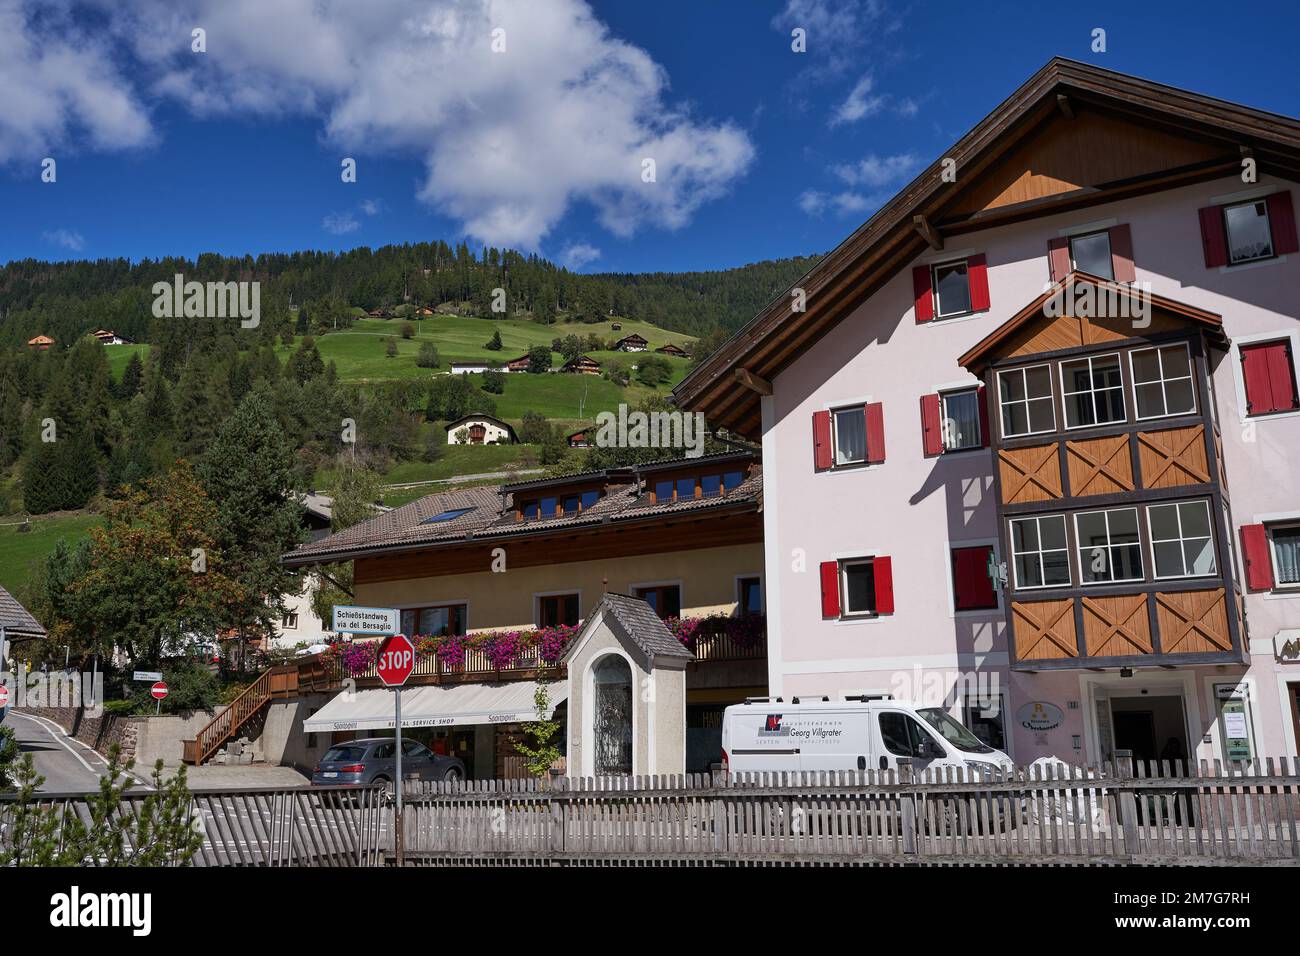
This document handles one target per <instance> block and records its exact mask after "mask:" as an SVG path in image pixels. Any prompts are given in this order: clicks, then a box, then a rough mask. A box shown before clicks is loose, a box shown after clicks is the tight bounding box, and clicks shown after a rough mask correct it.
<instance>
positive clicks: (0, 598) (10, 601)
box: [0, 588, 45, 637]
mask: <svg viewBox="0 0 1300 956" xmlns="http://www.w3.org/2000/svg"><path fill="white" fill-rule="evenodd" d="M0 627H3V628H4V629H5V632H6V635H7V636H13V635H22V636H24V637H44V636H45V628H43V627H41V624H40V622H39V621H37V620H36V618H34V617H32V615H31V613H30V612H29V611H28V610H27V608H25V607H23V606H22V605H21V604H19V603H18V601H17V599H16V598H14V596H13V595H12V594H10V593H9V592H8V591H6V590H5V589H4V588H0Z"/></svg>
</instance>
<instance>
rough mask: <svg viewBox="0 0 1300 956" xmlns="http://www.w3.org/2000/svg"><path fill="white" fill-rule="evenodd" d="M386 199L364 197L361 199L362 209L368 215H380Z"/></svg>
mask: <svg viewBox="0 0 1300 956" xmlns="http://www.w3.org/2000/svg"><path fill="white" fill-rule="evenodd" d="M383 208H384V201H383V200H382V199H363V200H361V211H362V212H363V213H365V214H366V215H367V216H378V215H379V213H380V212H382V211H383Z"/></svg>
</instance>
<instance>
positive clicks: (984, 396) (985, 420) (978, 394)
mask: <svg viewBox="0 0 1300 956" xmlns="http://www.w3.org/2000/svg"><path fill="white" fill-rule="evenodd" d="M975 398H976V400H977V401H978V402H979V405H980V444H981V445H982V446H983V447H985V448H988V447H989V445H990V444H991V443H992V441H993V436H992V434H991V433H990V432H989V398H988V389H987V388H985V387H984V386H983V385H981V386H980V387H979V388H977V389H975Z"/></svg>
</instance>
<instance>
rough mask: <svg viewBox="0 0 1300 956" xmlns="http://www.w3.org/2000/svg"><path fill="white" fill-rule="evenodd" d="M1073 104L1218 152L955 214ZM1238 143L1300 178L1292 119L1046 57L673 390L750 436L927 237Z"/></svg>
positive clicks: (1120, 187) (1006, 217)
mask: <svg viewBox="0 0 1300 956" xmlns="http://www.w3.org/2000/svg"><path fill="white" fill-rule="evenodd" d="M1079 107H1087V108H1090V109H1095V110H1098V111H1103V112H1107V113H1109V114H1112V115H1119V116H1122V117H1124V118H1127V119H1129V120H1132V121H1134V122H1138V123H1141V124H1143V125H1145V126H1148V127H1152V128H1157V127H1158V128H1161V129H1164V130H1166V131H1174V132H1177V133H1179V134H1181V135H1183V136H1186V137H1189V138H1195V139H1197V140H1199V141H1202V142H1205V143H1207V144H1210V145H1213V146H1214V147H1215V150H1216V153H1215V155H1216V156H1218V155H1219V151H1220V150H1221V157H1222V158H1221V159H1220V158H1215V159H1211V160H1208V161H1204V162H1198V163H1193V164H1190V165H1188V166H1185V167H1180V168H1175V169H1166V170H1161V171H1160V172H1159V173H1153V174H1151V175H1149V176H1141V177H1136V178H1133V179H1129V180H1123V181H1118V182H1108V183H1102V184H1098V185H1092V186H1087V187H1085V188H1080V189H1075V190H1072V191H1069V192H1065V193H1060V194H1057V195H1053V196H1049V197H1047V198H1045V199H1037V200H1031V201H1028V202H1023V203H1015V204H1011V205H1004V206H1000V207H997V208H995V209H991V210H985V211H982V212H977V213H973V214H964V215H956V214H955V213H954V208H955V206H956V205H957V202H958V200H959V199H960V198H961V197H962V196H964V195H965V194H966V189H968V188H969V187H970V186H971V185H973V184H974V183H975V181H976V180H977V178H978V177H979V176H980V175H981V173H983V172H985V171H987V170H989V169H990V168H991V167H992V166H993V165H994V164H996V163H997V162H998V160H999V159H1000V158H1002V157H1003V156H1005V155H1006V154H1007V153H1008V152H1009V151H1010V150H1011V149H1013V148H1014V147H1015V146H1017V145H1018V144H1019V143H1021V142H1022V141H1023V140H1024V139H1025V138H1026V137H1028V136H1029V135H1031V134H1032V133H1033V132H1034V131H1035V130H1036V129H1038V128H1039V127H1040V126H1041V124H1044V123H1046V122H1048V121H1050V120H1054V119H1056V118H1057V117H1060V116H1062V115H1065V116H1070V115H1072V114H1073V112H1074V110H1075V109H1076V108H1079ZM1246 150H1248V151H1249V153H1250V155H1251V156H1252V157H1253V158H1254V159H1255V160H1256V163H1257V168H1258V169H1259V170H1261V171H1270V172H1275V173H1278V174H1281V175H1285V176H1288V177H1292V178H1300V121H1297V120H1295V119H1292V118H1290V117H1284V116H1279V115H1277V114H1274V113H1268V112H1264V111H1262V110H1255V109H1250V108H1248V107H1244V106H1240V105H1237V104H1234V103H1229V102H1226V101H1224V100H1219V99H1215V98H1213V97H1208V96H1202V95H1199V94H1196V93H1190V92H1188V91H1186V90H1181V89H1177V88H1175V87H1170V86H1165V85H1163V84H1159V83H1153V82H1151V81H1149V80H1143V79H1139V78H1137V77H1132V76H1128V75H1125V74H1122V73H1116V72H1114V71H1111V70H1104V69H1101V68H1099V67H1095V66H1091V65H1089V64H1084V63H1078V62H1076V61H1073V60H1066V59H1062V58H1059V57H1058V58H1054V59H1053V60H1051V61H1050V62H1049V63H1048V64H1047V65H1046V66H1044V67H1043V68H1042V69H1041V70H1039V71H1038V72H1037V73H1035V74H1034V75H1033V76H1032V77H1030V79H1029V80H1028V81H1027V82H1026V83H1024V84H1023V85H1022V86H1021V87H1020V88H1019V89H1018V90H1016V91H1015V92H1014V93H1013V94H1012V95H1011V96H1010V97H1008V98H1007V99H1006V100H1005V101H1003V102H1002V103H1001V104H1000V105H999V106H998V107H997V108H996V109H994V110H993V112H991V113H990V114H989V115H988V116H986V117H985V118H984V119H983V120H981V121H980V123H979V124H978V125H977V126H975V128H974V129H972V130H971V131H970V132H969V133H967V134H966V135H965V136H963V137H962V138H961V139H960V140H958V142H957V143H956V144H955V145H954V146H953V147H952V148H951V149H949V150H947V151H946V152H945V153H944V155H943V157H942V158H940V159H937V160H935V162H934V163H932V164H931V165H930V166H929V168H927V169H926V170H925V171H924V172H922V173H921V174H920V175H919V176H917V178H916V179H914V180H913V181H912V182H911V183H910V184H909V185H908V186H906V187H905V188H904V189H903V190H902V191H900V192H899V193H898V194H897V195H896V196H895V197H894V198H893V199H892V200H891V201H890V202H889V203H888V204H886V205H885V206H884V207H883V208H882V209H880V211H879V212H877V213H876V214H875V215H874V216H872V217H871V218H870V219H869V220H867V222H866V223H864V224H863V225H862V226H860V227H859V228H858V229H857V230H856V231H854V232H853V234H852V235H850V236H849V237H848V238H847V239H845V240H844V241H843V242H842V243H840V245H839V246H837V247H836V248H835V249H834V250H832V251H831V252H830V253H829V254H827V255H826V256H825V257H824V258H823V259H821V260H820V261H819V262H818V263H817V264H816V265H815V266H814V267H813V268H812V269H811V270H809V272H808V273H807V274H806V275H804V276H803V277H802V278H801V279H800V280H799V281H798V282H796V283H795V284H794V286H793V287H792V290H791V291H793V289H802V290H803V293H804V295H803V296H802V299H803V302H804V303H805V304H806V308H804V309H803V310H802V311H796V310H795V306H796V304H797V303H796V300H795V299H794V297H793V296H792V295H790V294H789V293H784V294H782V295H780V296H779V297H777V298H776V299H774V300H773V301H772V302H771V303H770V304H769V305H768V306H767V307H766V308H764V309H763V310H762V311H761V312H759V314H758V315H757V316H755V317H754V318H753V319H752V320H751V321H750V322H748V323H746V324H745V325H744V326H743V327H742V328H741V329H740V330H739V331H738V332H736V334H735V335H733V336H732V337H731V338H730V339H729V340H728V341H727V342H726V343H724V344H723V345H722V347H721V348H719V349H718V350H717V351H716V352H715V353H714V354H713V355H711V356H710V357H709V358H708V359H707V360H706V361H704V362H703V363H702V364H701V365H700V366H699V367H697V368H696V369H695V370H694V371H693V372H691V374H689V375H688V376H687V377H686V378H685V379H683V380H682V382H681V383H680V384H678V386H677V387H676V388H675V389H674V391H673V394H674V398H675V399H676V402H677V404H678V405H679V406H681V407H683V408H689V409H692V410H698V411H702V412H704V413H705V415H706V416H708V418H709V420H710V423H711V424H712V425H713V427H715V428H718V427H722V428H728V429H731V430H733V431H736V432H738V433H740V434H742V435H746V436H748V437H751V438H752V437H754V436H756V435H758V434H759V433H760V432H761V430H762V426H761V414H760V410H759V408H760V397H761V396H762V395H763V394H764V393H765V390H764V386H765V385H768V388H767V390H766V391H767V393H770V385H769V383H770V382H771V379H772V378H773V377H774V376H775V375H776V374H777V373H778V372H780V371H781V369H783V368H784V367H786V366H787V365H788V364H789V363H790V362H791V361H793V360H794V358H796V357H797V356H798V355H799V354H801V353H802V352H803V351H805V350H806V349H807V348H808V347H809V346H811V345H812V344H813V343H814V342H816V341H817V340H818V339H820V338H821V337H822V336H823V335H825V334H826V333H827V332H828V331H829V330H830V329H831V328H832V327H834V326H835V325H836V324H838V323H839V322H840V321H842V320H843V319H844V318H846V317H847V316H848V315H849V314H850V313H852V311H853V310H854V309H856V308H857V307H858V306H859V305H860V304H861V303H862V302H863V301H865V300H866V299H867V298H868V297H870V296H871V295H872V294H874V293H875V292H876V290H878V289H879V288H880V287H881V286H882V285H883V284H884V283H885V282H887V281H888V280H889V279H890V278H892V277H893V276H894V275H895V274H896V273H897V272H898V271H899V270H900V269H902V268H904V267H905V266H907V265H908V264H909V263H911V261H912V260H913V259H914V258H915V257H916V256H917V255H918V254H919V253H921V252H922V251H923V250H926V249H929V248H931V246H932V244H933V242H934V241H942V237H943V236H945V235H953V234H957V233H961V232H968V231H972V230H975V229H983V228H986V227H989V226H993V225H1001V224H1005V223H1009V222H1015V221H1020V220H1024V219H1028V218H1033V217H1036V216H1045V215H1052V214H1055V213H1058V212H1062V211H1065V210H1068V209H1074V208H1079V207H1083V206H1089V205H1096V204H1098V203H1103V202H1110V201H1113V200H1115V199H1120V198H1124V197H1127V196H1133V195H1139V194H1143V193H1149V192H1153V191H1157V190H1161V189H1172V188H1176V187H1179V186H1184V185H1189V184H1191V183H1195V182H1201V181H1205V180H1208V179H1213V178H1217V177H1221V176H1223V175H1226V174H1227V173H1229V172H1238V171H1240V168H1241V157H1242V155H1243V151H1246ZM948 160H951V161H952V162H953V163H954V164H955V168H956V169H957V170H960V181H961V183H962V184H963V185H962V186H961V187H959V188H956V189H954V188H953V186H952V183H950V182H945V181H944V178H943V175H942V174H943V172H944V169H945V164H946V161H948Z"/></svg>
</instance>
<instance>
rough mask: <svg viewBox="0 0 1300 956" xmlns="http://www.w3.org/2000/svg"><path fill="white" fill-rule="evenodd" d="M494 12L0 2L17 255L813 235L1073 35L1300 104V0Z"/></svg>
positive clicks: (1255, 98) (1076, 43)
mask: <svg viewBox="0 0 1300 956" xmlns="http://www.w3.org/2000/svg"><path fill="white" fill-rule="evenodd" d="M268 7H274V8H276V9H275V12H272V13H267V12H266V8H268ZM482 8H483V5H482V4H480V3H478V2H476V0H439V2H425V3H403V2H399V0H374V2H373V5H372V4H342V3H339V4H337V5H336V4H334V3H333V2H332V0H327V2H325V3H323V4H320V5H313V4H309V3H306V2H301V3H299V2H297V0H282V2H280V3H277V4H267V3H258V2H254V0H179V2H176V3H170V2H169V3H164V2H162V0H138V2H134V3H133V2H130V0H120V2H117V3H110V2H109V0H90V2H78V3H72V2H71V0H55V2H53V3H52V4H51V3H47V4H44V5H43V9H45V10H46V11H48V10H50V9H53V10H54V11H55V12H54V13H53V14H51V13H49V12H46V13H42V14H41V15H40V16H36V15H34V14H33V12H32V10H33V9H34V8H30V7H28V6H27V0H0V37H3V38H0V89H5V90H6V93H5V95H4V98H3V100H0V262H2V261H9V260H12V259H16V258H25V257H37V258H50V259H63V258H98V257H108V256H127V257H130V258H132V259H139V258H142V257H158V256H161V255H167V254H177V255H185V256H194V255H195V254H197V253H199V252H205V251H214V252H221V253H227V254H242V253H245V252H247V253H252V254H257V253H259V252H271V251H288V250H293V249H306V248H313V249H347V248H352V247H355V246H360V245H369V246H380V245H384V244H386V243H391V242H403V241H421V240H429V239H437V238H442V239H447V240H448V241H456V240H459V239H461V238H466V239H468V240H469V241H470V242H471V243H472V244H475V245H478V244H480V243H482V242H484V241H490V242H493V243H494V244H497V245H511V246H515V247H518V248H523V249H525V250H530V251H538V252H540V253H541V254H543V255H545V256H546V257H548V258H551V259H554V260H556V261H559V262H564V263H566V264H569V265H572V266H574V267H577V268H581V269H582V270H584V271H648V270H674V271H676V270H687V269H715V268H726V267H730V266H735V265H740V264H743V263H746V262H752V261H755V260H759V259H765V258H772V257H778V256H788V255H795V254H801V253H807V252H813V251H825V250H827V249H829V248H831V247H833V246H834V245H835V244H836V243H838V242H839V241H840V240H841V239H842V238H843V237H844V236H845V235H847V234H848V233H849V232H850V231H851V230H852V229H853V228H854V227H856V226H857V225H858V224H859V223H860V222H862V221H863V220H864V219H865V218H867V217H868V216H869V215H870V214H871V212H872V211H874V209H876V208H877V207H878V206H879V205H880V204H881V203H882V202H883V201H884V200H885V199H887V198H888V197H889V196H890V195H891V194H892V193H893V192H895V191H896V190H897V189H898V188H899V187H900V186H901V185H903V184H904V183H905V182H906V181H907V180H908V179H910V178H911V176H912V175H913V174H915V172H916V171H917V170H918V169H920V168H921V167H923V166H924V165H925V164H927V163H928V162H930V161H931V160H933V159H934V158H935V157H936V156H938V155H941V154H942V151H943V150H944V149H945V148H946V147H947V146H948V145H949V144H950V143H952V142H953V141H954V140H955V139H956V138H957V137H959V136H960V135H961V134H962V133H964V132H965V131H966V130H967V129H969V128H970V127H971V126H972V125H973V124H974V123H976V122H978V121H979V119H980V118H981V117H983V116H984V115H985V114H986V113H987V112H988V111H989V110H990V109H992V108H993V107H994V106H996V105H997V103H998V102H1000V101H1001V100H1002V99H1003V98H1004V97H1006V96H1007V95H1008V94H1010V93H1011V92H1012V91H1013V90H1014V89H1015V87H1016V86H1017V85H1019V84H1020V83H1021V82H1023V81H1024V80H1025V79H1026V78H1027V77H1028V76H1029V75H1030V74H1031V73H1033V72H1034V71H1035V70H1036V69H1038V68H1039V67H1040V66H1042V65H1043V63H1045V62H1046V61H1047V60H1048V59H1049V58H1050V57H1051V56H1053V55H1058V54H1059V55H1063V56H1069V57H1073V58H1076V59H1079V60H1083V61H1086V62H1091V63H1096V64H1098V65H1101V66H1105V67H1109V68H1112V69H1116V70H1120V71H1124V72H1128V73H1134V74H1136V75H1139V76H1143V77H1148V78H1151V79H1154V80H1158V81H1160V82H1164V83H1169V84H1172V85H1175V86H1183V87H1186V88H1189V89H1192V90H1195V91H1197V92H1201V93H1206V94H1209V95H1213V96H1219V97H1222V98H1225V99H1229V100H1236V101H1240V102H1243V103H1246V104H1248V105H1251V106H1255V107H1259V108H1262V109H1267V110H1273V111H1275V112H1279V113H1284V114H1289V115H1300V93H1297V84H1296V82H1295V80H1294V72H1293V71H1294V66H1293V64H1294V50H1293V47H1294V42H1295V37H1296V36H1298V35H1300V12H1297V11H1298V5H1295V4H1286V5H1283V4H1278V5H1276V6H1275V7H1272V6H1271V5H1269V4H1259V5H1251V6H1250V7H1249V11H1248V12H1246V13H1243V12H1242V11H1243V10H1245V8H1243V7H1242V6H1240V5H1230V4H1227V5H1225V4H1222V3H1215V4H1209V3H1195V2H1193V3H1177V4H1154V3H1153V4H1145V3H1143V4H1138V3H1132V2H1128V3H1114V4H1109V3H1107V4H1097V3H1079V4H1074V5H1062V4H1039V3H1033V4H1014V3H957V2H941V0H931V2H920V3H912V4H904V3H894V2H886V0H878V2H871V3H868V2H865V0H863V2H855V0H839V2H829V0H782V2H761V0H694V2H685V0H655V2H654V3H640V2H630V0H609V2H596V3H594V4H593V5H592V6H591V8H590V10H589V9H588V7H587V5H585V4H583V3H582V2H581V0H545V2H540V0H533V2H532V3H531V4H526V5H524V6H523V7H516V6H515V4H514V3H511V2H499V3H497V4H495V5H493V6H492V9H491V10H490V11H484V10H483V9H482ZM358 10H360V11H361V13H358V12H357V11H358ZM178 11H179V12H178ZM313 11H316V12H313ZM358 16H363V17H364V19H349V18H356V17H358ZM496 23H502V24H506V27H505V29H506V31H507V32H506V35H505V42H506V48H505V50H504V51H503V52H501V53H498V54H495V56H494V55H493V54H491V53H487V52H485V48H486V46H487V45H488V44H489V43H490V32H491V29H492V28H493V27H492V25H493V24H496ZM196 24H198V25H206V27H205V28H206V29H207V42H208V50H207V52H206V53H205V54H195V53H193V52H192V51H191V50H190V49H189V47H190V43H191V37H190V28H191V26H192V25H196ZM1261 25H1264V26H1261ZM797 26H802V27H803V28H804V29H806V30H807V46H808V49H807V52H806V53H795V52H793V51H792V50H791V48H790V45H791V37H790V31H791V29H793V28H794V27H797ZM1096 27H1101V28H1104V29H1105V30H1106V46H1107V49H1106V52H1105V53H1094V52H1092V51H1091V49H1090V44H1091V31H1092V30H1093V29H1094V28H1096ZM467 45H468V46H474V47H475V50H474V51H473V52H468V53H467V52H466V51H465V50H464V48H465V47H466V46H467ZM69 51H75V57H70V56H68V53H69ZM5 64H8V65H5ZM646 155H652V156H653V157H654V158H656V163H657V180H656V182H655V183H654V184H645V183H643V182H641V181H640V179H639V176H638V170H639V163H640V160H642V159H643V158H644V157H645V156H646ZM45 156H52V157H54V158H55V159H56V161H57V163H58V166H57V176H58V178H57V182H56V183H53V184H48V183H42V182H41V181H40V161H41V159H42V158H43V157H45ZM343 156H353V157H355V158H356V159H357V162H358V181H357V182H356V183H343V182H341V180H340V176H339V163H340V159H341V158H342V157H343Z"/></svg>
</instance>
